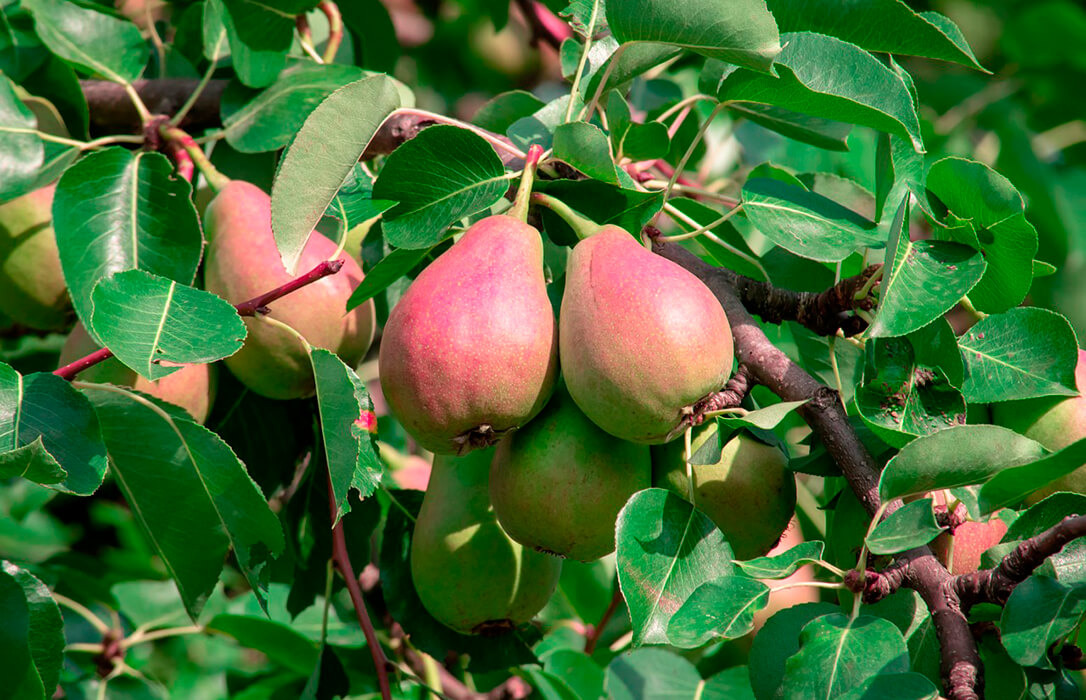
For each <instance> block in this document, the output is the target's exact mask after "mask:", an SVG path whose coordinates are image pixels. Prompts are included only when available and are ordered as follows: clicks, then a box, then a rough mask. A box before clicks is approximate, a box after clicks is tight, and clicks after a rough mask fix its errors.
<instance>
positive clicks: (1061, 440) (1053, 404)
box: [992, 350, 1086, 505]
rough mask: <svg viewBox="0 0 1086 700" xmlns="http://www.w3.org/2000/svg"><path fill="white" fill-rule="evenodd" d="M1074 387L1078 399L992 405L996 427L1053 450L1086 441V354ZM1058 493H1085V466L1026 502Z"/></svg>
mask: <svg viewBox="0 0 1086 700" xmlns="http://www.w3.org/2000/svg"><path fill="white" fill-rule="evenodd" d="M1075 384H1076V385H1077V387H1078V391H1079V394H1080V395H1079V396H1072V397H1064V396H1045V397H1042V398H1037V399H1024V400H1022V401H1004V402H1002V403H996V404H992V418H993V421H994V422H995V423H996V424H997V425H1002V426H1004V427H1006V428H1010V429H1011V430H1015V431H1017V432H1019V433H1022V434H1023V435H1025V436H1026V437H1028V438H1030V439H1032V440H1036V441H1037V442H1039V443H1041V444H1042V445H1044V446H1045V447H1047V448H1048V449H1050V450H1053V451H1056V450H1062V449H1063V448H1064V447H1067V446H1068V445H1070V444H1071V443H1072V442H1076V441H1078V440H1081V439H1082V438H1086V350H1079V351H1078V364H1077V365H1076V366H1075ZM1056 491H1073V492H1075V493H1086V464H1084V465H1082V467H1080V468H1078V469H1076V470H1075V471H1073V472H1071V473H1070V474H1068V475H1066V476H1064V477H1062V478H1060V479H1057V480H1056V481H1054V482H1052V483H1051V484H1049V485H1048V486H1045V487H1044V488H1043V489H1041V490H1039V491H1036V492H1034V493H1032V494H1030V495H1029V497H1027V498H1026V503H1028V504H1030V505H1032V504H1034V503H1036V502H1038V501H1040V500H1041V499H1043V498H1044V497H1046V496H1048V495H1050V494H1052V493H1055V492H1056Z"/></svg>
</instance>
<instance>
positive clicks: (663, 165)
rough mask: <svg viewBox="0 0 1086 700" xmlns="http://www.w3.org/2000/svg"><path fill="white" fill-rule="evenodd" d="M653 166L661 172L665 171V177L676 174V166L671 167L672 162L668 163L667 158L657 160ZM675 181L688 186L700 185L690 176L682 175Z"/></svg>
mask: <svg viewBox="0 0 1086 700" xmlns="http://www.w3.org/2000/svg"><path fill="white" fill-rule="evenodd" d="M653 166H654V167H655V168H656V169H657V170H659V171H660V172H661V173H663V175H664V177H671V176H672V175H674V174H675V168H673V167H671V163H668V162H667V161H666V160H663V159H660V160H657V161H656V162H655V163H654V164H653ZM675 182H677V183H679V184H680V185H686V186H687V187H700V185H699V184H698V183H696V182H694V181H693V180H691V179H689V178H686V177H683V176H682V175H680V176H679V177H677V178H676V179H675Z"/></svg>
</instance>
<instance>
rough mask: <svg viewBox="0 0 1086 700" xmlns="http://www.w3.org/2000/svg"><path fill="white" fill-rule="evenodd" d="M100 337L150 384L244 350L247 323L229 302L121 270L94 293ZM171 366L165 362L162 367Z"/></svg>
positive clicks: (96, 324) (101, 284)
mask: <svg viewBox="0 0 1086 700" xmlns="http://www.w3.org/2000/svg"><path fill="white" fill-rule="evenodd" d="M91 300H92V301H93V302H94V315H93V321H94V327H95V330H97V332H98V337H99V338H101V340H102V342H103V343H104V344H105V346H106V347H108V348H109V349H110V350H112V351H113V354H114V355H116V357H117V359H119V360H120V361H121V362H123V363H124V364H126V365H128V367H130V368H131V369H133V370H135V371H136V372H138V373H139V374H140V375H141V376H143V377H146V378H147V379H150V380H152V381H154V380H156V379H161V378H162V377H165V376H167V375H169V374H173V373H174V372H176V371H177V370H179V369H181V367H180V366H178V365H179V364H181V363H207V362H214V361H216V360H221V359H222V358H224V357H229V356H230V355H233V354H234V353H235V352H237V351H238V350H240V349H241V346H242V342H243V341H244V340H245V333H246V331H245V323H244V322H243V321H242V320H241V317H240V316H238V314H237V311H236V310H235V309H234V307H233V305H231V304H230V303H229V302H227V301H226V300H224V299H222V298H220V297H217V296H215V295H214V294H212V293H210V292H205V291H203V290H200V289H193V288H192V287H187V286H185V285H183V284H178V283H177V282H174V281H173V280H168V279H166V278H164V277H158V276H157V275H152V274H151V273H149V272H145V271H143V270H127V271H125V272H118V273H116V274H114V275H112V276H110V277H107V278H105V279H103V280H101V281H100V282H99V283H98V285H97V286H96V287H95V288H94V292H93V293H92V294H91ZM164 362H165V363H169V364H163V363H164Z"/></svg>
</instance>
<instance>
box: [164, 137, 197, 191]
mask: <svg viewBox="0 0 1086 700" xmlns="http://www.w3.org/2000/svg"><path fill="white" fill-rule="evenodd" d="M166 151H167V152H168V153H169V154H170V158H173V162H174V167H176V168H177V174H178V175H179V176H181V177H182V178H184V179H185V180H187V181H188V182H192V176H193V175H194V174H195V172H196V165H195V164H194V163H193V162H192V156H190V155H189V152H188V151H186V150H185V147H184V146H182V145H181V144H180V143H178V142H177V141H173V140H170V141H167V142H166Z"/></svg>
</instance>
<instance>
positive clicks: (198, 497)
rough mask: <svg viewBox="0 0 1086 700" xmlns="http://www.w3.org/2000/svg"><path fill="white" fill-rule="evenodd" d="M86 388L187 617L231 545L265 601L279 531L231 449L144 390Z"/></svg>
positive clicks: (118, 472)
mask: <svg viewBox="0 0 1086 700" xmlns="http://www.w3.org/2000/svg"><path fill="white" fill-rule="evenodd" d="M83 390H84V391H85V392H86V393H87V394H88V395H89V396H90V398H91V401H92V402H93V403H94V407H95V410H96V411H97V413H98V418H99V420H100V421H101V424H102V436H103V437H104V438H105V441H106V447H107V448H108V450H109V457H110V464H111V465H112V473H113V475H114V477H116V479H117V483H118V485H119V486H120V487H121V491H122V492H123V493H124V496H125V499H126V500H127V501H128V504H129V507H130V508H131V509H132V513H133V515H134V516H135V518H136V522H137V523H139V526H140V528H141V529H142V530H143V532H144V533H145V534H146V535H147V538H148V540H149V541H150V543H151V546H152V548H153V549H154V551H155V553H156V554H158V555H159V556H160V557H161V558H162V562H163V564H164V565H165V566H166V570H167V571H168V572H169V574H170V577H171V578H173V580H174V582H175V583H176V584H177V590H178V592H179V593H180V594H181V599H182V601H184V603H185V609H186V610H187V611H188V613H189V615H190V616H191V617H192V618H193V619H196V616H197V615H198V614H199V612H200V610H201V609H202V608H203V605H204V602H205V601H206V599H207V596H208V595H209V594H210V593H211V590H212V589H213V588H214V587H215V583H216V581H217V580H218V578H219V573H220V572H221V571H222V566H223V561H224V559H225V557H226V553H227V550H228V549H229V548H231V547H232V548H233V550H234V554H235V556H236V557H237V563H238V566H239V568H240V569H241V571H242V573H243V574H244V575H245V578H246V579H247V580H248V582H249V585H250V586H251V587H252V589H253V592H254V593H255V594H256V596H257V600H258V601H260V603H261V606H262V607H264V606H265V605H266V603H265V598H264V591H265V590H266V589H267V577H268V573H269V572H268V568H267V564H268V563H269V560H270V558H271V557H276V556H278V555H279V554H281V553H282V551H283V547H284V541H283V531H282V529H281V528H280V525H279V521H278V519H277V518H276V517H275V514H274V513H272V511H271V509H270V508H269V507H268V504H267V501H265V500H264V496H263V495H262V494H261V493H260V489H259V488H258V487H257V485H256V484H255V483H254V482H253V480H252V478H251V477H250V476H249V474H248V473H247V472H246V471H245V466H244V465H243V464H242V463H241V462H239V461H238V458H237V457H236V456H235V455H234V452H233V450H231V449H230V447H229V446H228V445H227V444H226V443H225V442H223V441H222V439H221V438H220V437H219V436H218V435H216V434H215V433H213V432H211V431H210V430H208V429H206V428H204V427H203V426H201V425H198V424H196V423H194V422H193V421H191V420H186V419H183V418H181V417H179V414H177V413H171V412H167V411H166V410H164V409H163V408H161V407H160V406H159V404H157V403H155V402H153V401H152V400H150V399H147V398H144V397H142V396H140V395H139V394H136V393H133V392H131V391H128V390H125V389H122V388H120V387H114V386H110V385H106V384H87V385H85V386H84V388H83ZM163 484H169V488H163ZM179 513H181V514H183V515H184V527H179V526H178V517H179V516H178V514H179Z"/></svg>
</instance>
